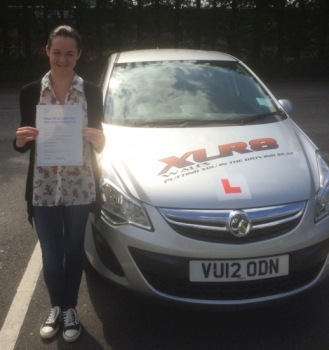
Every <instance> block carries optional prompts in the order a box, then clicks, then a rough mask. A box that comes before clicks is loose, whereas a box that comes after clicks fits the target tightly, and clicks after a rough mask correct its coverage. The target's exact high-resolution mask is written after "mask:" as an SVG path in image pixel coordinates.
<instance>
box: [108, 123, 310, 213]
mask: <svg viewBox="0 0 329 350" xmlns="http://www.w3.org/2000/svg"><path fill="white" fill-rule="evenodd" d="M104 133H105V135H106V138H107V144H106V147H105V149H104V152H103V157H102V160H101V162H102V163H103V167H104V169H108V168H111V169H115V171H116V173H117V174H118V176H119V177H120V179H121V181H122V183H123V184H124V185H123V187H124V190H125V191H126V192H127V193H128V194H129V195H131V196H133V197H134V198H136V199H138V200H140V201H142V202H145V203H148V204H151V205H154V206H157V207H171V208H199V209H212V208H216V209H226V208H231V209H236V208H242V207H244V208H247V207H249V208H250V207H259V206H271V205H279V204H283V203H290V202H297V201H302V200H307V199H309V198H310V196H311V193H312V191H314V188H313V187H314V182H313V181H312V176H311V173H312V171H311V169H310V163H309V162H308V160H307V156H306V154H307V153H308V152H306V151H305V150H304V148H305V145H303V141H300V139H301V138H303V137H304V138H305V139H306V137H305V136H303V134H302V133H301V132H300V130H299V129H298V128H297V127H296V126H295V124H294V123H293V122H292V121H291V120H290V119H287V120H285V121H282V122H276V123H270V124H262V125H256V126H255V125H245V126H227V127H223V126H218V127H217V126H215V127H214V126H212V127H210V126H209V127H191V128H133V127H120V126H110V125H104ZM304 141H305V140H304ZM307 145H308V147H309V144H307ZM312 147H313V146H312ZM312 147H311V148H312ZM313 148H314V147H313ZM313 148H312V151H313ZM314 149H315V148H314ZM309 153H311V154H315V152H313V153H312V152H309ZM109 165H111V167H109ZM105 176H106V175H105Z"/></svg>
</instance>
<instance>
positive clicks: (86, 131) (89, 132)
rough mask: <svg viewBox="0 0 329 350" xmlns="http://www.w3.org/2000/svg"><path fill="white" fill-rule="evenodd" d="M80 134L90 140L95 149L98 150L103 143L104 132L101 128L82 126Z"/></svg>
mask: <svg viewBox="0 0 329 350" xmlns="http://www.w3.org/2000/svg"><path fill="white" fill-rule="evenodd" d="M82 135H83V136H84V137H85V138H86V140H87V141H89V142H91V143H92V144H93V146H94V148H95V150H100V149H101V148H102V147H103V145H104V134H103V132H102V131H101V130H98V129H93V128H82Z"/></svg>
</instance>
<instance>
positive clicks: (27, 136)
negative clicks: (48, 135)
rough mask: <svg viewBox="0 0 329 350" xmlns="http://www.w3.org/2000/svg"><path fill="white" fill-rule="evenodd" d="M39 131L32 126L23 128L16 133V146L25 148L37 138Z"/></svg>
mask: <svg viewBox="0 0 329 350" xmlns="http://www.w3.org/2000/svg"><path fill="white" fill-rule="evenodd" d="M38 133H39V130H38V129H36V128H32V127H31V126H23V127H21V128H18V129H17V131H16V146H17V147H24V146H25V144H26V142H28V141H33V140H35V139H36V138H37V136H38Z"/></svg>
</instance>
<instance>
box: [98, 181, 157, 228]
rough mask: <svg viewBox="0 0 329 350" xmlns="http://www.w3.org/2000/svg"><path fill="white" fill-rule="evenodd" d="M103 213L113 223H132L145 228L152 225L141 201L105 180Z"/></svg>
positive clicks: (102, 188) (102, 189) (103, 186)
mask: <svg viewBox="0 0 329 350" xmlns="http://www.w3.org/2000/svg"><path fill="white" fill-rule="evenodd" d="M101 191H102V214H103V216H105V219H106V220H107V221H109V222H110V223H111V224H113V225H123V224H130V225H134V226H137V227H140V228H143V229H145V230H151V229H152V225H151V223H150V221H149V219H148V216H147V214H146V212H145V210H144V208H143V207H142V205H141V204H140V203H138V202H137V201H136V200H134V199H132V198H130V197H129V196H127V195H126V194H125V193H123V192H121V191H120V190H119V189H117V188H116V187H115V186H114V185H113V184H111V183H108V182H105V183H104V184H103V185H102V187H101Z"/></svg>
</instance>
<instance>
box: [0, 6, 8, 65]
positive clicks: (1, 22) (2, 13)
mask: <svg viewBox="0 0 329 350" xmlns="http://www.w3.org/2000/svg"><path fill="white" fill-rule="evenodd" d="M0 26H1V27H0V28H1V34H2V40H1V41H2V44H3V51H2V57H3V59H4V61H5V62H9V61H10V37H9V23H8V2H7V0H2V1H1V4H0Z"/></svg>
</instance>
